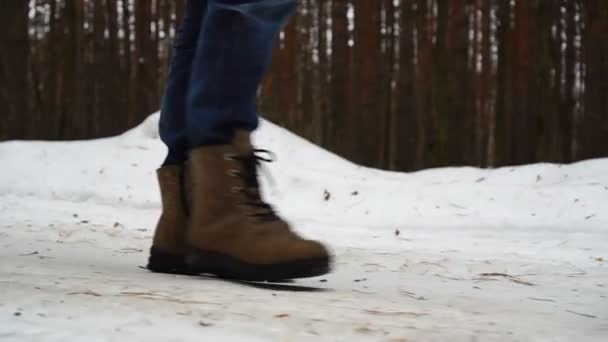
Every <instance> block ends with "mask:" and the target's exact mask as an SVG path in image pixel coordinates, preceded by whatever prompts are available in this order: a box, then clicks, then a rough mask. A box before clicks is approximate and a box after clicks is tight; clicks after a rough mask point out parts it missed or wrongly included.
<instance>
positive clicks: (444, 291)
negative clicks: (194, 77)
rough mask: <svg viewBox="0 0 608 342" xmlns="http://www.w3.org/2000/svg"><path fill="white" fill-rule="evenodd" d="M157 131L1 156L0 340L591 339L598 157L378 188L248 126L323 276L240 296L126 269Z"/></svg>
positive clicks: (596, 297)
mask: <svg viewBox="0 0 608 342" xmlns="http://www.w3.org/2000/svg"><path fill="white" fill-rule="evenodd" d="M157 122H158V116H157V115H153V116H151V117H150V118H149V119H148V120H147V121H146V122H144V123H143V124H142V125H141V126H139V127H137V128H136V129H134V130H132V131H129V132H127V133H125V134H124V135H122V136H119V137H114V138H109V139H101V140H95V141H82V142H55V143H50V142H5V143H2V144H0V165H1V171H0V340H1V341H140V340H142V341H170V340H172V341H270V340H274V341H307V340H322V341H421V340H424V341H433V340H434V341H445V340H448V339H449V340H451V341H495V340H500V341H512V340H518V341H606V340H608V159H602V160H591V161H585V162H581V163H577V164H574V165H564V166H562V165H548V164H539V165H530V166H523V167H507V168H500V169H495V170H479V169H474V168H450V169H436V170H428V171H424V172H417V173H411V174H401V173H391V172H384V171H378V170H373V169H368V168H363V167H359V166H357V165H354V164H352V163H349V162H347V161H345V160H343V159H341V158H338V157H336V156H334V155H332V154H330V153H328V152H326V151H323V150H322V149H320V148H318V147H315V146H314V145H311V144H309V143H307V142H306V141H304V140H302V139H300V138H298V137H296V136H294V135H292V134H290V133H289V132H287V131H285V130H283V129H280V128H278V127H276V126H274V125H272V124H270V123H264V124H263V126H262V129H261V131H260V132H259V133H258V135H257V136H256V141H257V143H258V145H260V146H261V147H266V148H270V149H272V150H274V151H275V152H276V153H277V154H278V157H279V159H278V162H276V163H274V164H271V165H269V170H270V173H271V174H272V176H273V178H274V179H275V181H276V186H275V188H270V187H268V189H269V191H267V197H268V198H269V200H270V201H271V202H273V203H275V204H276V205H277V207H278V209H279V211H280V212H281V213H282V214H283V215H284V216H286V217H288V218H289V219H290V220H291V221H292V222H293V223H294V224H295V225H296V226H297V227H298V230H300V231H301V232H302V233H303V234H305V235H306V236H308V237H312V238H317V239H321V240H323V241H325V242H327V243H328V244H330V245H331V246H332V247H333V251H334V253H335V254H336V269H335V272H334V273H332V274H330V275H327V276H324V277H320V278H312V279H307V280H300V281H297V282H294V283H290V284H274V285H271V284H240V283H234V282H226V281H222V280H217V279H214V278H207V277H185V276H171V275H161V274H153V273H150V272H148V271H146V270H145V269H142V268H141V266H143V265H145V263H146V258H147V249H148V247H149V244H150V240H151V235H152V233H153V228H154V224H155V221H156V218H157V216H158V214H159V210H160V203H159V196H158V194H157V185H156V180H155V178H154V177H155V176H154V169H155V168H156V167H157V165H158V164H159V163H160V161H161V159H162V158H163V157H164V148H163V146H162V144H161V143H160V141H159V139H158V134H157V130H156V126H157Z"/></svg>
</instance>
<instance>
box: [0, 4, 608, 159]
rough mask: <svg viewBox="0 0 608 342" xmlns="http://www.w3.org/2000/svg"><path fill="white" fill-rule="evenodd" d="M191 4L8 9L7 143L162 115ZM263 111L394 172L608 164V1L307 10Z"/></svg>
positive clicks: (4, 22) (285, 39)
mask: <svg viewBox="0 0 608 342" xmlns="http://www.w3.org/2000/svg"><path fill="white" fill-rule="evenodd" d="M183 6H184V0H178V1H174V0H150V1H135V0H97V1H93V0H80V1H70V0H29V1H21V0H3V1H2V2H1V3H0V27H1V29H0V47H1V51H2V52H1V53H0V111H1V112H2V113H3V114H2V116H3V120H1V121H0V139H1V140H6V139H53V140H56V139H83V138H94V137H103V136H110V135H115V134H118V133H121V132H123V131H124V130H126V129H128V128H131V127H134V126H136V125H137V124H139V123H140V122H141V121H142V120H143V119H144V118H145V117H147V115H149V114H150V113H151V112H154V111H156V110H158V108H159V102H160V98H161V94H162V90H163V84H164V79H165V77H166V72H167V65H168V62H169V59H170V56H171V46H172V39H173V37H174V36H175V32H176V25H177V24H178V22H179V20H180V16H181V15H182V8H183ZM23 94H27V96H23ZM260 111H261V112H262V113H263V115H264V116H265V117H266V118H268V119H270V120H271V121H273V122H275V123H278V124H280V125H282V126H284V127H287V128H288V129H290V130H292V131H294V132H296V133H298V134H300V135H301V136H303V137H305V138H307V139H309V140H310V141H312V142H314V143H317V144H319V145H321V146H323V147H325V148H327V149H329V150H331V151H333V152H336V153H338V154H340V155H342V156H344V157H347V158H349V159H351V160H353V161H355V162H358V163H361V164H364V165H369V166H375V167H381V168H386V169H392V170H417V169H421V168H428V167H436V166H446V165H472V166H482V167H493V166H500V165H511V164H522V163H531V162H536V161H551V162H572V161H576V160H582V159H587V158H593V157H601V156H606V155H608V145H607V144H606V143H605V142H606V137H608V1H604V0H450V1H442V0H300V1H299V9H298V13H297V15H296V16H295V17H294V18H293V20H292V22H291V23H290V25H289V26H288V27H287V28H286V29H285V30H284V32H282V33H281V35H280V39H279V42H278V43H277V46H276V53H275V58H274V62H273V65H272V67H271V71H270V72H269V74H268V75H267V77H266V80H265V82H264V84H263V87H262V88H261V90H260ZM24 118H27V119H25V120H24Z"/></svg>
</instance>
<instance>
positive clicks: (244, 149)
mask: <svg viewBox="0 0 608 342" xmlns="http://www.w3.org/2000/svg"><path fill="white" fill-rule="evenodd" d="M232 147H234V149H235V150H236V152H237V154H239V155H241V156H242V155H247V154H250V153H251V152H252V151H253V146H252V145H251V132H249V131H245V130H237V131H235V132H234V137H233V138H232Z"/></svg>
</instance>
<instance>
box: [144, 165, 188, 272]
mask: <svg viewBox="0 0 608 342" xmlns="http://www.w3.org/2000/svg"><path fill="white" fill-rule="evenodd" d="M183 172H184V168H183V166H181V165H168V166H163V167H161V168H160V169H158V170H156V175H157V177H158V184H159V186H160V194H161V201H162V205H163V211H162V214H161V215H160V218H159V219H158V224H157V226H156V231H155V232H154V240H153V242H152V248H151V249H150V258H149V259H148V269H149V270H151V271H153V272H162V273H177V274H190V272H188V270H187V267H186V264H185V262H184V257H185V253H186V242H185V235H186V228H187V224H188V215H187V212H186V206H185V204H184V198H185V196H184V193H183V182H182V179H183Z"/></svg>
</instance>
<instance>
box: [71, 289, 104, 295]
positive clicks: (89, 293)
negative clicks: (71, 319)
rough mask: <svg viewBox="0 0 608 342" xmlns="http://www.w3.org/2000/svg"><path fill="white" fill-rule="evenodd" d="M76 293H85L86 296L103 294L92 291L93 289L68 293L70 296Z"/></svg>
mask: <svg viewBox="0 0 608 342" xmlns="http://www.w3.org/2000/svg"><path fill="white" fill-rule="evenodd" d="M74 295H85V296H95V297H101V294H99V293H97V292H95V291H91V290H84V291H76V292H70V293H68V296H74Z"/></svg>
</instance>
